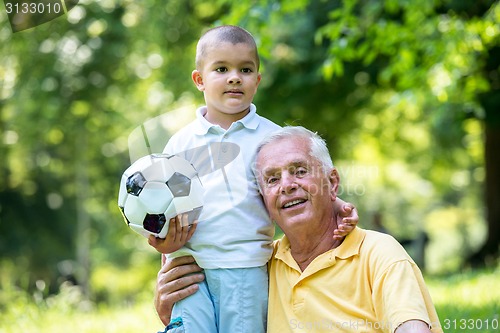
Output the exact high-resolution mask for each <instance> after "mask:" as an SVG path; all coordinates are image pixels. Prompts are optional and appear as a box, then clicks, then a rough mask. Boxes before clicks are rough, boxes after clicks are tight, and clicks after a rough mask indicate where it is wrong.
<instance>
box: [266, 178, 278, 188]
mask: <svg viewBox="0 0 500 333" xmlns="http://www.w3.org/2000/svg"><path fill="white" fill-rule="evenodd" d="M277 182H278V177H269V178H267V180H266V184H267V186H272V185H274V184H276V183H277Z"/></svg>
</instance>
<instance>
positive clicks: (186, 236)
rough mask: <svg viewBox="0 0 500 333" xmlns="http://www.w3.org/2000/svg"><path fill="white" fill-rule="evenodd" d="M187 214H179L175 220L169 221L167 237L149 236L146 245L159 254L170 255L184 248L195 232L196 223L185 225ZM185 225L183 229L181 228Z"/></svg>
mask: <svg viewBox="0 0 500 333" xmlns="http://www.w3.org/2000/svg"><path fill="white" fill-rule="evenodd" d="M187 221H188V216H187V214H179V215H177V216H176V217H175V218H172V219H170V221H169V224H168V232H167V236H166V237H165V238H164V239H163V238H156V237H155V236H153V235H151V236H149V238H148V243H149V245H151V246H152V247H154V248H155V249H156V251H158V252H160V253H172V252H175V251H177V250H178V249H180V248H181V247H183V246H184V244H186V243H187V242H188V241H189V240H190V239H191V236H193V234H194V231H195V230H196V223H194V224H191V225H187V223H188V222H187ZM183 225H185V227H183Z"/></svg>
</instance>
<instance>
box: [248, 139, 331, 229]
mask: <svg viewBox="0 0 500 333" xmlns="http://www.w3.org/2000/svg"><path fill="white" fill-rule="evenodd" d="M309 151H310V141H309V140H308V139H305V138H301V137H290V138H286V139H281V140H279V141H275V142H273V143H270V144H268V145H266V146H264V147H263V148H262V150H261V151H260V152H259V154H258V156H257V165H256V167H257V173H258V175H257V177H258V181H259V185H260V187H261V189H262V196H263V197H264V202H265V205H266V208H267V210H268V212H269V215H270V216H271V218H272V219H273V220H274V221H276V223H277V224H278V225H279V226H280V227H281V228H282V230H283V231H284V232H285V233H286V234H287V233H288V232H301V231H309V230H310V229H311V228H316V227H321V225H326V224H327V222H329V221H330V220H331V218H332V216H333V205H332V202H333V201H334V200H335V199H336V194H337V187H338V183H339V177H338V174H337V171H336V169H335V168H333V169H332V170H323V168H322V166H321V163H320V162H319V161H318V160H316V159H315V158H312V157H310V154H309ZM308 229H309V230H308ZM287 235H288V234H287Z"/></svg>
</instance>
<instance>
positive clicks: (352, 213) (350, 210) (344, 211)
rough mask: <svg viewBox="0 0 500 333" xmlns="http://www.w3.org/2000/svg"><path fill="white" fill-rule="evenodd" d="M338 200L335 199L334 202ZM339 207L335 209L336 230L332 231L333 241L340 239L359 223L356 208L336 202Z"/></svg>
mask: <svg viewBox="0 0 500 333" xmlns="http://www.w3.org/2000/svg"><path fill="white" fill-rule="evenodd" d="M338 200H339V199H338V198H337V200H336V201H338ZM338 204H340V207H338V206H337V207H335V208H336V212H337V229H335V230H334V231H333V239H342V238H344V237H345V236H347V235H348V234H349V233H350V232H351V231H353V230H354V228H356V225H357V224H358V222H359V216H358V212H357V210H356V207H354V205H353V204H351V203H346V202H344V201H342V200H340V201H339V202H338Z"/></svg>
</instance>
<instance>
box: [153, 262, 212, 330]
mask: <svg viewBox="0 0 500 333" xmlns="http://www.w3.org/2000/svg"><path fill="white" fill-rule="evenodd" d="M202 271H203V270H202V269H201V267H200V266H198V265H197V264H196V262H195V261H194V258H193V257H190V256H186V257H179V258H175V259H172V260H168V259H165V256H164V255H162V267H161V269H160V271H159V272H158V277H157V280H156V293H155V300H154V303H155V308H156V312H157V313H158V317H159V318H160V320H161V321H162V323H163V324H164V325H165V326H167V325H168V323H169V322H170V316H171V314H172V309H173V307H174V304H175V302H178V301H180V300H182V299H184V298H186V297H188V296H190V295H192V294H194V293H195V292H196V291H197V290H198V285H197V283H199V282H201V281H203V280H204V279H205V275H203V273H201V272H202ZM195 273H198V274H195ZM186 274H190V275H187V276H186Z"/></svg>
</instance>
